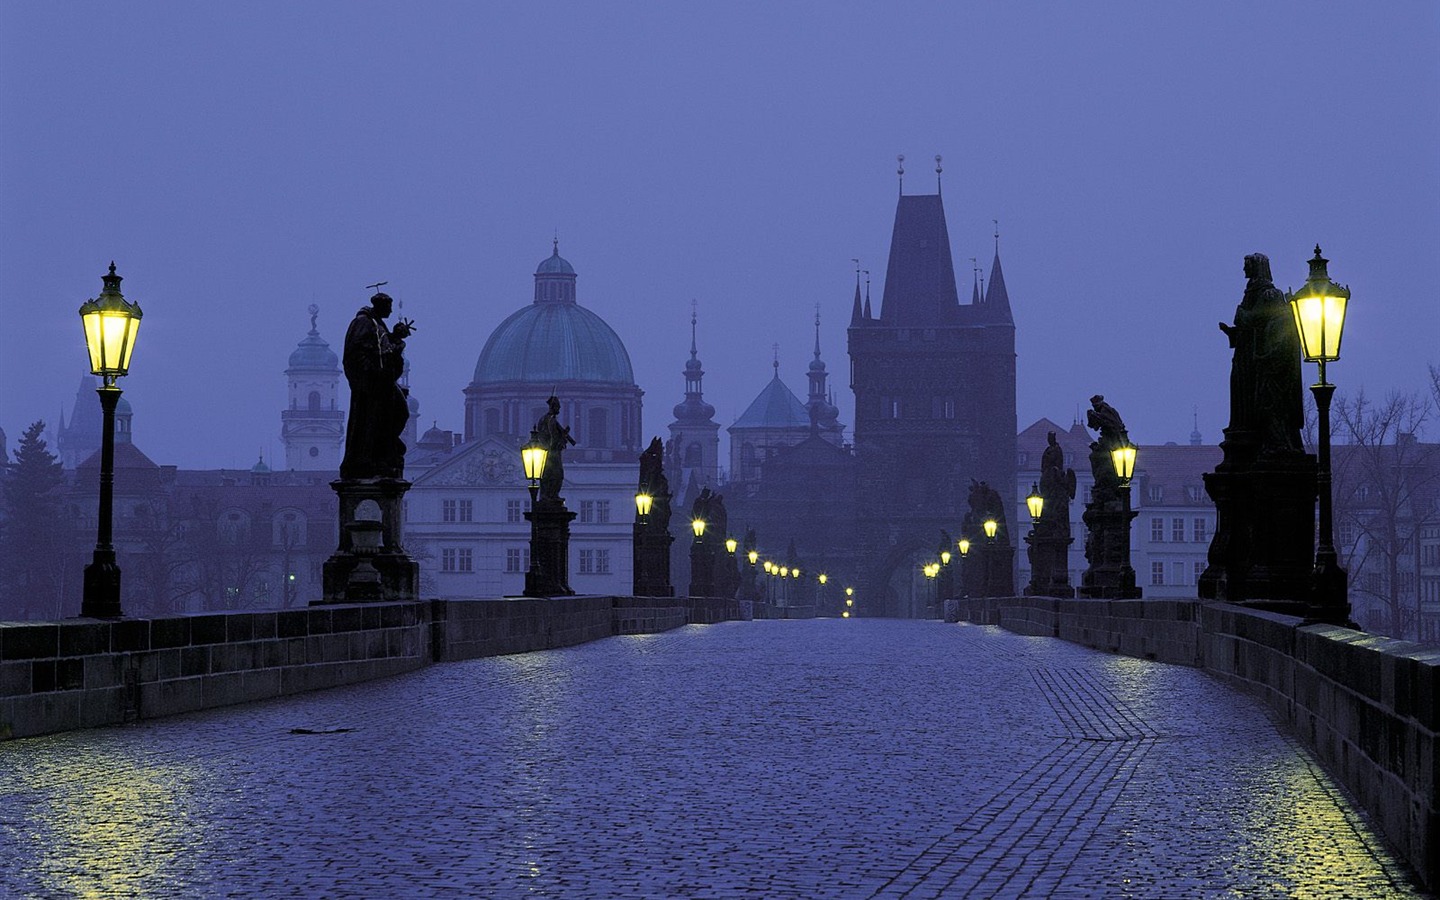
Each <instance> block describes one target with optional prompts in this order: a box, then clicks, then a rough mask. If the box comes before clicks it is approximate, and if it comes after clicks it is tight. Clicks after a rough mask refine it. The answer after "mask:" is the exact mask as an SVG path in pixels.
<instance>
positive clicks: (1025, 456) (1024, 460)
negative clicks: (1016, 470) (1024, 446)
mask: <svg viewBox="0 0 1440 900" xmlns="http://www.w3.org/2000/svg"><path fill="white" fill-rule="evenodd" d="M1028 465H1030V454H1029V453H1026V452H1025V451H1024V450H1021V451H1020V468H1022V469H1023V468H1025V467H1026V466H1028Z"/></svg>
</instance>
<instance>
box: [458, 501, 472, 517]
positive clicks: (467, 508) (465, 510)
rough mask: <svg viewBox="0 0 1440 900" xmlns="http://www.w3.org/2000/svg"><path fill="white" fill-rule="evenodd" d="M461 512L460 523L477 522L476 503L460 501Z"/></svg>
mask: <svg viewBox="0 0 1440 900" xmlns="http://www.w3.org/2000/svg"><path fill="white" fill-rule="evenodd" d="M459 512H460V521H462V522H473V521H475V501H474V500H461V501H460V510H459Z"/></svg>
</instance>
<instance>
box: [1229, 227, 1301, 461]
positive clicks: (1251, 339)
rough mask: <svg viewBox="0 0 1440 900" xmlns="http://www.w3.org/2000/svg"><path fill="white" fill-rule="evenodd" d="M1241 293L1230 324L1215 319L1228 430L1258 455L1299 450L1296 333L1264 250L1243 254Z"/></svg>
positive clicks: (1297, 345)
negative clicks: (1223, 362) (1223, 348)
mask: <svg viewBox="0 0 1440 900" xmlns="http://www.w3.org/2000/svg"><path fill="white" fill-rule="evenodd" d="M1245 278H1246V281H1245V294H1244V296H1243V297H1242V298H1241V300H1240V305H1239V306H1238V307H1236V309H1235V324H1234V325H1226V324H1225V323H1224V322H1221V323H1220V330H1221V331H1223V332H1225V336H1226V337H1227V338H1229V340H1230V346H1231V348H1233V349H1234V351H1235V353H1234V357H1233V358H1232V360H1231V363H1230V429H1229V430H1230V431H1231V432H1234V434H1235V437H1236V438H1238V439H1241V440H1242V441H1243V440H1245V439H1247V438H1248V440H1249V441H1250V442H1253V443H1254V444H1256V445H1257V447H1258V450H1259V453H1260V455H1262V456H1271V455H1275V454H1291V453H1303V452H1304V448H1303V446H1302V445H1301V443H1300V431H1301V429H1302V428H1303V427H1304V425H1305V407H1304V390H1303V387H1302V384H1301V377H1300V335H1299V334H1298V333H1297V332H1296V330H1295V321H1294V318H1293V317H1292V314H1291V312H1290V307H1289V304H1288V303H1286V302H1285V294H1284V292H1282V291H1281V290H1280V289H1279V288H1277V287H1275V283H1274V282H1273V281H1272V280H1271V278H1270V259H1269V258H1268V257H1267V256H1265V254H1263V253H1252V254H1250V255H1249V256H1246V257H1245Z"/></svg>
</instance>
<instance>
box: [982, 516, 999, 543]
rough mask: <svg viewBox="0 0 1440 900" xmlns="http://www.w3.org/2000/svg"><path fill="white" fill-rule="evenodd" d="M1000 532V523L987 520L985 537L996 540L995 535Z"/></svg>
mask: <svg viewBox="0 0 1440 900" xmlns="http://www.w3.org/2000/svg"><path fill="white" fill-rule="evenodd" d="M999 530H1000V523H999V522H997V521H995V520H994V519H986V520H985V536H986V537H987V538H990V539H991V540H994V538H995V533H996V532H997V531H999Z"/></svg>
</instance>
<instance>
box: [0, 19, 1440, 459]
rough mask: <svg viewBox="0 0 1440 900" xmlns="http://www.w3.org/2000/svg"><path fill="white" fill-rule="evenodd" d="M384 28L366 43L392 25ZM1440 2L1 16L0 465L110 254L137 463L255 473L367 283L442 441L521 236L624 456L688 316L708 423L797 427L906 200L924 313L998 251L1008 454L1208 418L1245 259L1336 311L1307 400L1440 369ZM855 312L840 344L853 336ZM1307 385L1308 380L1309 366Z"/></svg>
mask: <svg viewBox="0 0 1440 900" xmlns="http://www.w3.org/2000/svg"><path fill="white" fill-rule="evenodd" d="M402 6H403V8H402ZM1437 46H1440V5H1437V4H1435V3H1433V2H1418V0H1416V2H1411V0H1397V2H1392V3H1383V4H1375V3H1358V2H1357V3H1347V4H1339V3H1316V2H1304V3H1301V2H1269V3H1263V4H1257V3H1253V2H1210V0H1207V2H1195V3H1186V4H1181V3H1153V2H1136V3H1121V2H1106V3H1103V4H1102V3H1088V4H1070V3H1058V2H1055V3H1025V2H1014V3H1005V4H980V3H952V2H936V3H919V2H917V3H884V4H880V3H876V4H867V5H860V4H829V3H784V4H778V3H736V2H732V3H725V4H710V5H701V4H689V3H678V4H665V5H660V4H623V5H622V4H588V3H585V4H582V3H574V4H570V3H564V4H562V3H524V4H520V3H512V4H503V5H502V4H462V3H424V4H403V5H401V4H393V3H384V4H381V3H360V2H331V3H326V2H306V3H303V4H291V3H275V2H254V3H245V4H194V3H180V2H173V3H158V2H136V3H124V4H119V3H64V4H58V3H42V2H32V3H20V2H15V0H4V2H0V283H3V284H4V307H3V309H4V311H5V314H6V319H7V320H8V327H7V328H6V329H5V331H4V333H3V336H0V385H3V390H0V428H3V429H4V430H5V431H6V432H7V434H8V435H9V436H10V441H11V445H12V447H13V444H14V442H15V440H16V439H17V438H18V437H19V434H20V432H21V431H22V430H23V429H24V427H25V425H27V424H28V423H29V422H31V421H33V420H35V419H38V418H44V419H46V420H47V422H51V423H52V424H53V422H54V420H55V417H56V414H57V412H58V411H59V410H60V408H61V407H62V405H63V406H64V407H65V410H66V413H67V415H68V413H69V408H70V405H71V404H72V403H73V400H74V396H75V388H76V384H77V382H78V380H79V377H80V376H81V375H82V374H84V373H85V371H86V359H85V353H84V349H83V339H82V335H81V329H80V324H79V320H78V316H77V315H76V310H77V308H78V306H79V304H80V303H81V302H82V301H84V300H85V299H87V298H89V297H93V296H95V295H96V294H97V293H98V292H99V290H100V286H101V285H100V275H101V274H102V273H103V272H104V271H105V268H106V265H107V264H108V263H109V261H110V260H111V259H112V258H113V259H114V260H115V261H116V262H117V264H118V267H119V271H120V274H122V275H124V276H125V279H126V280H125V283H124V290H125V293H126V295H127V297H129V298H130V299H133V300H137V301H139V302H140V303H141V305H142V306H143V308H144V311H145V321H144V327H143V328H142V331H141V336H140V343H139V345H138V349H137V350H136V354H135V359H134V362H133V369H132V374H131V375H130V376H129V377H127V378H125V379H123V380H122V382H121V386H122V387H123V388H124V389H125V392H126V397H127V398H128V399H129V400H130V401H131V402H132V404H133V405H134V408H135V439H136V443H137V444H138V445H139V446H140V448H141V449H143V450H144V451H145V452H146V453H147V454H149V455H150V457H151V458H152V459H154V460H155V461H156V462H159V463H162V464H164V463H169V464H178V465H180V466H182V467H197V468H202V467H203V468H213V467H220V466H225V467H236V466H247V467H248V466H249V465H250V464H252V463H253V462H254V461H255V458H256V455H257V453H259V452H261V451H263V452H264V454H265V457H266V459H267V460H268V461H273V460H276V459H280V460H283V454H282V452H281V448H280V442H279V431H280V416H279V411H280V409H281V408H282V406H283V405H284V403H285V380H284V375H283V370H284V368H285V365H286V359H287V357H288V355H289V353H290V351H291V350H292V349H293V348H294V346H295V343H296V342H297V341H298V340H300V339H301V338H302V337H303V336H304V335H305V332H306V331H307V329H308V327H309V321H308V316H307V314H306V307H307V306H308V305H309V304H310V303H317V304H319V306H320V308H321V313H320V329H321V333H322V335H323V336H324V337H325V338H326V339H327V340H329V341H330V342H331V344H332V346H334V348H335V349H336V350H337V352H338V350H339V344H340V341H341V337H342V335H343V333H344V327H345V325H346V323H347V322H348V321H349V319H350V317H351V316H352V315H353V314H354V312H355V310H356V309H357V308H358V307H359V306H360V305H362V304H363V303H364V301H365V299H366V297H367V291H366V290H365V285H366V284H368V283H371V282H375V281H381V280H388V281H389V285H388V287H387V288H386V290H387V291H389V292H390V293H392V294H393V295H394V296H395V297H396V298H397V299H399V300H402V301H403V302H404V304H405V306H404V314H405V315H408V316H412V317H414V318H415V319H416V321H417V324H418V326H419V331H418V333H417V334H416V336H415V337H414V338H413V339H412V341H411V342H410V351H409V355H410V358H411V360H412V387H413V391H414V393H415V395H416V396H417V397H418V399H419V400H420V402H421V420H422V421H421V423H420V424H421V429H422V430H423V429H424V428H427V427H429V426H430V424H431V421H432V420H438V422H439V424H440V426H441V427H442V428H452V429H459V428H460V427H461V425H462V419H461V414H462V409H463V406H462V400H463V397H462V394H461V390H462V389H463V388H464V386H465V385H466V383H468V381H469V380H470V377H471V373H472V371H473V369H474V365H475V360H476V357H477V356H478V354H479V352H480V349H481V347H482V346H483V344H484V342H485V339H486V337H487V336H488V335H489V333H490V331H491V330H492V329H493V328H494V327H495V326H496V325H497V324H499V322H500V321H501V320H502V319H503V318H505V316H507V315H508V314H509V313H511V312H513V311H514V310H515V309H517V308H519V307H520V306H522V305H524V304H527V303H529V302H530V299H531V274H532V273H533V271H534V269H535V265H536V263H538V262H539V261H540V260H541V259H542V258H544V257H545V256H547V255H548V254H549V251H550V241H551V237H552V236H553V235H554V234H556V233H557V232H558V234H559V238H560V248H561V253H562V254H563V255H564V256H565V257H566V258H567V259H569V260H570V262H571V263H573V264H574V266H575V268H576V270H577V271H578V272H579V275H580V280H579V298H580V302H581V304H582V305H585V306H587V307H589V308H590V309H592V310H594V311H595V312H597V313H598V314H600V315H601V316H602V317H604V318H605V319H606V320H607V321H608V322H609V323H610V324H611V326H612V327H614V328H615V330H616V331H617V332H618V333H619V335H620V337H621V338H622V339H623V340H624V341H625V343H626V345H627V346H628V348H629V350H630V355H631V358H632V361H633V362H634V365H635V373H636V379H637V381H638V382H639V384H640V386H641V387H642V388H644V390H645V392H646V394H645V430H646V431H647V432H648V433H652V434H665V433H666V432H665V426H666V425H667V424H668V423H669V421H670V419H671V413H670V407H671V406H673V405H674V404H675V403H677V402H678V401H679V400H680V399H681V394H682V387H683V384H682V380H681V377H680V371H681V366H682V364H683V363H684V360H685V359H686V358H687V356H688V348H689V327H690V325H689V316H690V301H691V300H692V299H694V300H697V301H698V302H699V310H700V357H701V359H702V360H703V361H704V363H705V368H706V372H707V374H706V378H705V388H706V399H707V400H709V401H710V402H711V403H713V404H714V405H715V406H716V408H717V414H716V418H717V420H719V421H720V422H721V424H722V426H728V425H729V424H730V423H731V422H732V421H734V419H735V418H736V417H737V416H738V415H739V414H740V413H741V412H742V411H743V410H744V408H745V406H746V405H747V404H748V403H749V402H750V400H751V399H753V397H754V396H755V394H757V393H758V392H759V391H760V389H761V388H762V387H763V386H764V385H765V383H766V381H768V379H769V377H770V375H771V368H770V360H771V356H772V350H771V346H772V344H776V343H778V344H779V345H780V363H781V377H782V378H783V379H784V380H785V382H786V383H787V384H788V385H789V386H790V388H791V389H792V390H793V391H795V392H796V393H797V394H800V395H803V393H804V390H805V378H804V370H805V366H806V364H807V363H808V362H809V359H810V356H811V347H812V344H813V340H814V332H813V319H814V315H815V304H817V303H819V304H820V305H821V317H822V326H821V346H822V350H823V354H824V359H825V361H826V362H827V364H828V365H829V368H830V371H831V373H832V377H831V383H832V385H833V386H834V387H835V388H836V393H837V398H838V400H839V402H840V407H841V410H842V414H841V420H842V421H843V422H844V423H846V425H847V426H850V425H852V424H853V422H854V416H853V402H852V398H851V395H850V392H849V389H848V386H847V385H846V377H847V374H846V373H847V371H848V360H847V357H846V353H845V339H844V328H845V325H846V324H847V323H848V319H849V311H850V300H851V295H852V291H853V289H854V267H853V265H852V264H851V262H850V260H851V258H852V257H859V258H861V260H862V261H863V263H864V265H866V266H867V267H869V268H870V269H872V271H873V275H872V277H873V279H874V286H873V293H874V296H875V299H876V302H877V304H878V301H879V296H880V294H881V291H882V288H883V279H884V268H885V257H886V254H887V252H888V248H889V237H890V227H891V224H892V221H893V216H894V209H895V195H896V177H895V155H896V154H897V153H904V154H906V157H907V163H906V168H907V175H906V179H905V185H906V190H907V192H911V193H929V192H933V190H934V184H935V176H934V173H933V167H934V164H933V161H932V159H933V157H934V155H935V154H937V153H940V154H943V155H944V168H945V172H944V193H945V198H946V201H945V202H946V212H947V215H948V219H949V226H950V236H951V240H952V242H953V247H952V250H953V253H954V256H955V260H956V266H957V269H959V271H958V272H957V275H958V277H959V280H960V293H961V296H962V297H963V298H967V299H968V297H969V293H970V280H971V276H970V270H969V267H970V263H969V259H970V257H978V258H979V259H980V261H981V264H982V265H983V266H984V267H985V269H986V272H987V274H988V270H989V264H990V259H991V256H992V253H993V249H994V238H993V237H992V232H993V231H994V226H993V225H992V224H991V223H992V220H993V219H998V220H999V230H1000V252H1001V258H1002V261H1003V264H1004V268H1005V277H1006V282H1007V285H1008V287H1009V292H1010V299H1011V303H1012V306H1013V308H1014V311H1015V318H1016V325H1017V339H1016V345H1017V352H1018V356H1019V359H1018V372H1019V419H1020V421H1019V425H1020V427H1022V428H1023V427H1024V426H1026V425H1028V424H1029V423H1031V422H1033V421H1034V420H1035V419H1037V418H1038V417H1040V416H1049V417H1051V418H1053V419H1055V420H1057V421H1059V422H1061V423H1062V424H1068V423H1069V422H1070V420H1071V418H1072V417H1073V416H1074V414H1075V409H1076V406H1077V404H1082V403H1083V402H1084V401H1085V399H1086V398H1088V397H1089V396H1090V395H1091V394H1092V393H1097V392H1099V393H1103V394H1105V395H1106V396H1107V398H1109V399H1110V401H1111V402H1112V403H1114V405H1115V406H1116V407H1117V408H1118V409H1119V410H1120V411H1121V413H1122V414H1124V416H1125V418H1126V420H1127V423H1128V424H1129V426H1130V432H1131V434H1132V436H1133V437H1135V439H1136V440H1139V441H1142V442H1163V441H1167V440H1175V441H1181V442H1183V441H1184V440H1186V438H1187V436H1188V435H1189V432H1190V430H1191V410H1192V408H1198V415H1199V427H1200V430H1201V432H1202V433H1203V434H1204V436H1205V439H1206V441H1207V443H1214V442H1217V441H1218V440H1219V438H1220V429H1221V428H1222V427H1223V426H1224V424H1225V418H1226V415H1227V400H1226V396H1225V391H1226V377H1227V375H1226V373H1227V372H1228V367H1229V351H1228V349H1227V347H1226V343H1225V338H1224V336H1223V335H1222V334H1221V333H1220V331H1219V330H1218V329H1217V328H1216V322H1218V321H1220V320H1222V319H1223V320H1226V321H1229V320H1230V319H1231V317H1232V314H1233V311H1234V308H1235V305H1236V303H1237V302H1238V301H1239V299H1240V295H1241V293H1242V290H1243V288H1244V278H1243V275H1242V272H1241V263H1242V258H1243V256H1244V255H1245V254H1246V253H1249V252H1254V251H1261V252H1264V253H1268V254H1269V255H1270V257H1271V262H1272V267H1273V269H1274V273H1275V279H1276V282H1277V284H1279V285H1280V286H1281V287H1282V288H1284V287H1295V288H1298V287H1299V286H1300V284H1301V283H1302V282H1303V281H1304V278H1305V273H1306V265H1305V261H1306V259H1307V258H1308V257H1309V256H1310V252H1311V249H1312V247H1313V245H1314V244H1315V243H1316V242H1317V241H1318V242H1319V243H1320V244H1321V245H1322V246H1323V248H1324V250H1325V255H1326V256H1327V257H1329V258H1330V259H1331V261H1332V262H1331V266H1330V271H1331V275H1332V277H1334V278H1335V280H1337V281H1339V282H1342V283H1348V284H1349V285H1350V287H1351V289H1352V291H1353V299H1352V303H1351V319H1350V322H1349V326H1348V327H1347V330H1346V335H1345V347H1344V351H1345V353H1344V357H1343V358H1342V360H1341V361H1340V362H1339V363H1338V364H1336V365H1334V366H1332V367H1331V375H1332V380H1334V381H1336V382H1337V383H1338V384H1339V385H1340V386H1341V390H1342V391H1343V390H1346V389H1353V388H1354V387H1356V386H1358V385H1364V386H1365V387H1366V389H1367V390H1368V391H1370V392H1371V393H1373V394H1383V393H1384V392H1386V391H1388V390H1391V389H1407V390H1408V389H1415V388H1418V387H1420V386H1421V380H1422V378H1423V376H1424V373H1425V366H1426V365H1427V364H1428V363H1440V349H1437V347H1436V340H1437V337H1440V306H1437V300H1436V296H1435V290H1434V285H1435V283H1436V282H1435V277H1436V276H1435V274H1434V269H1435V264H1434V260H1435V255H1436V248H1437V247H1440V53H1437V52H1436V47H1437ZM876 311H877V313H878V308H877V310H876ZM1307 368H1308V369H1309V371H1307V372H1306V376H1305V377H1306V378H1307V380H1309V379H1313V377H1314V371H1313V367H1307Z"/></svg>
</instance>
